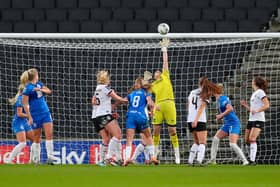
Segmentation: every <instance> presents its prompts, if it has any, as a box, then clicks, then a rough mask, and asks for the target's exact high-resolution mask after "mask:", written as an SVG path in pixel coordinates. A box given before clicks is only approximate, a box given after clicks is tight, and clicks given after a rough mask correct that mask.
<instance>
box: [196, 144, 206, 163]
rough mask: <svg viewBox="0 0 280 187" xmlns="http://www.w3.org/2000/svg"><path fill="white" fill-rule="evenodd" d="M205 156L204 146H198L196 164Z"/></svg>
mask: <svg viewBox="0 0 280 187" xmlns="http://www.w3.org/2000/svg"><path fill="white" fill-rule="evenodd" d="M204 155H205V145H204V144H199V146H198V148H197V161H198V163H200V164H201V163H202V160H203V159H204Z"/></svg>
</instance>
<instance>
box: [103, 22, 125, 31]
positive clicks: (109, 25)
mask: <svg viewBox="0 0 280 187" xmlns="http://www.w3.org/2000/svg"><path fill="white" fill-rule="evenodd" d="M103 32H105V33H122V32H124V24H123V23H122V22H119V21H108V22H104V23H103Z"/></svg>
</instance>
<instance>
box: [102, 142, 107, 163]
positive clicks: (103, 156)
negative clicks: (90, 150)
mask: <svg viewBox="0 0 280 187" xmlns="http://www.w3.org/2000/svg"><path fill="white" fill-rule="evenodd" d="M107 150H108V145H104V144H101V146H100V161H103V160H104V159H105V155H106V153H107Z"/></svg>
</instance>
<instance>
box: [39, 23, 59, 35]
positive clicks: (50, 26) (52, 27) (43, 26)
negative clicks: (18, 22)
mask: <svg viewBox="0 0 280 187" xmlns="http://www.w3.org/2000/svg"><path fill="white" fill-rule="evenodd" d="M57 31H58V30H57V24H56V23H55V22H50V21H44V22H38V23H36V32H38V33H55V32H57Z"/></svg>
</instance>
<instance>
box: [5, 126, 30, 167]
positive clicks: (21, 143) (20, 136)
mask: <svg viewBox="0 0 280 187" xmlns="http://www.w3.org/2000/svg"><path fill="white" fill-rule="evenodd" d="M16 138H17V141H18V144H17V145H16V146H15V147H14V148H13V150H12V152H11V153H10V156H9V158H8V159H7V161H6V163H7V164H11V163H12V161H13V160H14V158H15V157H16V156H17V155H18V154H19V153H20V152H21V150H22V149H23V148H24V147H25V146H26V134H25V131H20V132H17V133H16Z"/></svg>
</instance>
